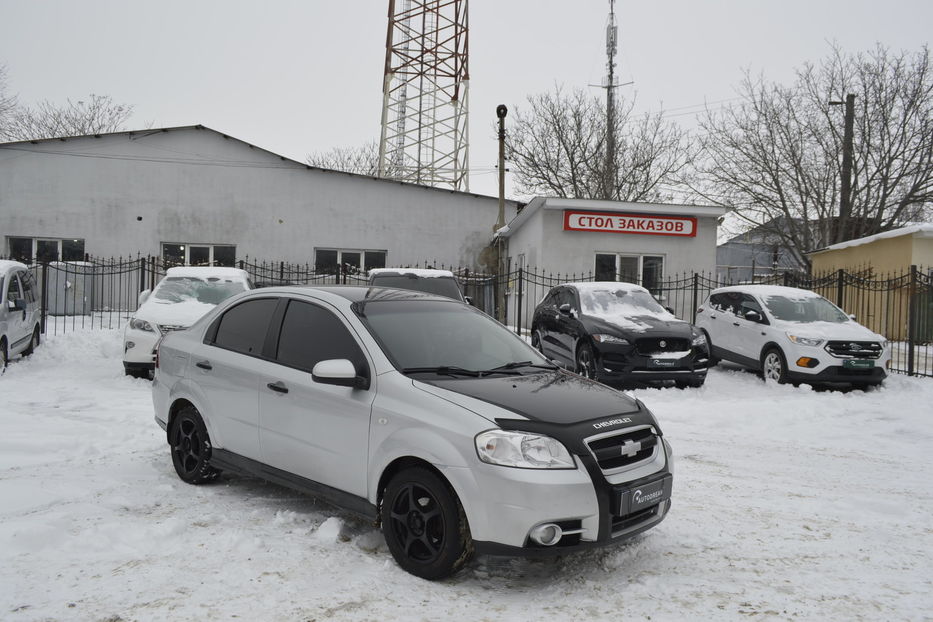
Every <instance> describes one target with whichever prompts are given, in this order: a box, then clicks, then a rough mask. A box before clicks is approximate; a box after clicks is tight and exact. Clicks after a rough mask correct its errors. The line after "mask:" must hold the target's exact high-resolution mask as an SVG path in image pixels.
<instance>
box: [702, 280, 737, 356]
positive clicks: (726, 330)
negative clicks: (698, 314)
mask: <svg viewBox="0 0 933 622" xmlns="http://www.w3.org/2000/svg"><path fill="white" fill-rule="evenodd" d="M739 300H741V294H740V293H739V292H721V293H718V294H713V295H712V296H710V297H709V302H708V303H707V304H706V305H704V306H705V307H706V309H704V315H705V316H706V318H707V321H705V322H703V327H704V328H705V329H706V331H707V332H708V333H709V338H710V340H711V341H712V342H713V347H714V348H715V351H714V356H719V357H722V358H726V359H728V360H732V359H733V358H734V357H735V355H736V351H735V333H736V326H735V325H734V324H733V322H734V320H735V312H736V310H737V309H738V305H739Z"/></svg>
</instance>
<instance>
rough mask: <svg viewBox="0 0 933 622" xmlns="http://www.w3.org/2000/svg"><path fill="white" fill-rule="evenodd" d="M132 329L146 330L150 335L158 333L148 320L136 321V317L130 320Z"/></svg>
mask: <svg viewBox="0 0 933 622" xmlns="http://www.w3.org/2000/svg"><path fill="white" fill-rule="evenodd" d="M130 328H134V329H136V330H145V331H148V332H150V333H154V332H156V330H155V329H154V328H153V327H152V324H150V323H149V322H147V321H146V320H139V319H136V318H135V317H134V318H132V319H131V320H130Z"/></svg>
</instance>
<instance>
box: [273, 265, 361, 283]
mask: <svg viewBox="0 0 933 622" xmlns="http://www.w3.org/2000/svg"><path fill="white" fill-rule="evenodd" d="M284 282H285V262H284V261H280V262H279V285H282V284H283V283H284ZM343 282H344V283H346V282H347V279H346V278H344V280H343Z"/></svg>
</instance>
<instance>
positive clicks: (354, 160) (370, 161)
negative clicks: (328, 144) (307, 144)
mask: <svg viewBox="0 0 933 622" xmlns="http://www.w3.org/2000/svg"><path fill="white" fill-rule="evenodd" d="M305 162H306V163H307V164H310V165H311V166H317V167H318V168H328V169H331V170H334V171H344V172H347V173H358V174H360V175H370V176H373V177H375V176H377V175H378V174H379V144H378V143H377V142H376V141H371V142H368V143H366V144H365V145H363V146H362V147H335V148H333V149H331V150H330V151H325V152H319V153H312V154H309V155H308V157H307V158H305Z"/></svg>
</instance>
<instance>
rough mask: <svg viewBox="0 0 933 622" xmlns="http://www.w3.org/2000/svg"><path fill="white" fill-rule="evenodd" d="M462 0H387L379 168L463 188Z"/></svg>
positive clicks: (465, 81) (383, 173) (465, 87)
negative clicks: (387, 21)
mask: <svg viewBox="0 0 933 622" xmlns="http://www.w3.org/2000/svg"><path fill="white" fill-rule="evenodd" d="M467 33H468V28H467V0H398V1H396V0H389V31H388V36H387V38H386V61H385V77H384V81H383V87H382V92H383V100H382V102H383V103H382V133H381V137H380V140H379V176H380V177H388V178H391V179H398V180H400V181H407V182H412V183H417V184H424V185H429V186H442V187H448V188H452V189H454V190H469V185H470V182H469V140H468V135H467V129H468V120H469V96H468V93H469V80H470V72H469V69H468V64H467V50H468V46H467Z"/></svg>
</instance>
